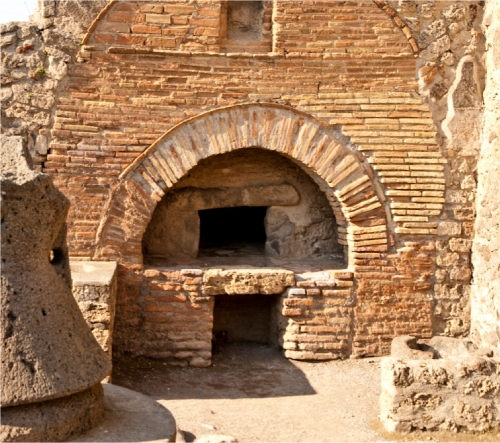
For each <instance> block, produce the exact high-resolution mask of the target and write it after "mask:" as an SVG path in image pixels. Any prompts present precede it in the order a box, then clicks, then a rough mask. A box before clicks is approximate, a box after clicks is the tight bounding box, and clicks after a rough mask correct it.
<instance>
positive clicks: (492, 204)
mask: <svg viewBox="0 0 500 443" xmlns="http://www.w3.org/2000/svg"><path fill="white" fill-rule="evenodd" d="M499 14H500V5H499V4H498V2H487V5H486V12H485V20H484V30H485V33H486V47H487V48H488V49H487V51H486V69H487V76H486V88H485V92H484V106H485V108H484V117H483V130H482V139H481V157H480V158H479V162H478V171H477V172H478V195H477V201H476V208H477V218H476V220H475V232H476V235H475V238H474V244H473V249H472V263H473V265H474V286H473V290H472V301H471V307H472V310H471V321H472V326H471V332H472V335H473V337H474V338H475V339H476V340H477V341H478V342H480V343H483V344H484V345H486V346H496V347H498V346H500V296H499V292H498V283H499V279H500V262H499V260H500V257H499V254H498V244H499V241H500V226H499V223H498V220H499V219H500V194H499V193H498V191H497V189H498V165H499V164H500V130H499V128H500V95H499V93H498V91H499V90H500V51H499V49H498V42H499V40H500V27H499V24H498V15H499Z"/></svg>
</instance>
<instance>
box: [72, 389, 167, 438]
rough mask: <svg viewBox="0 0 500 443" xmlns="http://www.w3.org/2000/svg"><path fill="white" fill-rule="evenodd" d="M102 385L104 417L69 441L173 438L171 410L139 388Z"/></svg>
mask: <svg viewBox="0 0 500 443" xmlns="http://www.w3.org/2000/svg"><path fill="white" fill-rule="evenodd" d="M103 387H104V420H103V422H102V423H101V424H100V425H99V426H97V427H96V428H94V429H92V430H91V431H89V432H87V433H85V434H83V435H80V436H79V437H76V438H74V439H71V440H69V441H72V442H73V441H75V442H76V441H78V442H129V441H130V442H148V441H155V442H173V441H175V435H176V429H177V428H176V424H175V419H174V417H173V415H172V413H171V412H170V411H169V410H168V409H167V408H165V407H163V406H162V405H160V404H159V403H158V402H156V401H155V400H153V399H152V398H150V397H147V396H145V395H143V394H140V393H139V392H135V391H131V390H130V389H126V388H123V387H121V386H117V385H112V384H107V383H104V384H103Z"/></svg>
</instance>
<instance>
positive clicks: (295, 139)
mask: <svg viewBox="0 0 500 443" xmlns="http://www.w3.org/2000/svg"><path fill="white" fill-rule="evenodd" d="M249 147H259V148H263V149H269V150H273V151H275V152H277V153H280V154H282V155H284V156H286V157H288V158H290V159H292V160H293V161H294V162H295V163H297V164H299V165H300V166H301V167H302V168H303V169H304V170H305V171H306V172H307V173H308V174H309V175H310V176H312V178H313V179H314V180H315V181H316V182H317V183H318V184H319V185H320V188H321V189H322V190H323V191H324V192H325V193H326V195H327V197H328V200H329V201H330V204H331V206H332V209H333V211H334V214H335V217H336V220H337V224H338V225H339V226H340V227H341V229H340V231H341V232H343V233H344V235H343V238H344V241H343V243H344V244H346V245H348V248H349V252H351V251H356V250H362V251H367V250H370V248H371V249H373V250H374V251H383V250H387V244H388V231H387V219H386V212H385V210H384V204H383V201H384V196H383V194H382V193H381V191H380V188H379V187H377V186H376V185H375V183H374V182H373V179H372V177H373V173H372V171H371V169H370V166H369V165H368V164H367V163H366V161H364V159H363V157H362V156H360V155H357V152H355V151H352V150H351V149H350V148H349V147H348V146H347V145H346V142H345V137H342V136H341V135H340V134H339V131H338V129H335V127H332V126H330V125H327V124H325V123H323V122H320V121H319V120H317V119H316V118H314V117H313V116H311V115H309V114H306V113H303V112H300V111H297V110H295V109H293V108H289V107H286V106H282V105H275V104H262V103H256V104H244V105H235V106H230V107H225V108H219V109H216V110H212V111H209V112H206V113H203V114H200V115H198V116H196V117H193V118H191V119H188V120H186V121H184V122H182V123H180V124H179V125H177V126H175V127H173V128H172V129H170V130H169V131H167V132H166V133H165V134H164V135H163V136H162V137H160V138H159V139H158V140H157V141H156V142H155V143H153V144H152V145H151V146H150V147H149V148H148V149H147V150H146V151H144V152H143V153H142V154H141V155H140V156H138V157H137V158H136V159H135V160H134V161H133V162H132V163H131V164H130V166H129V167H128V168H127V169H125V170H124V171H123V172H122V174H121V175H120V177H119V180H118V183H117V184H116V186H115V187H114V188H113V190H112V192H111V195H110V198H109V200H108V202H107V204H106V207H105V209H104V213H103V217H102V218H101V223H100V225H99V229H98V232H97V237H96V251H95V254H94V259H96V260H98V259H105V260H118V261H119V262H121V263H127V264H142V250H141V242H142V236H143V234H144V232H145V230H146V227H147V226H148V224H149V221H150V220H151V217H152V214H153V211H154V210H155V208H156V205H157V204H158V202H159V201H160V200H161V199H162V197H163V196H164V195H165V193H166V192H168V190H169V189H171V188H172V187H173V186H174V185H175V183H177V181H179V179H181V178H182V177H183V176H184V175H186V174H187V172H188V171H189V170H191V169H192V168H193V167H194V166H196V165H197V164H198V162H199V161H200V160H203V159H205V158H208V157H211V156H213V155H217V154H223V153H227V152H231V151H235V150H237V149H243V148H249ZM367 233H368V234H367ZM370 233H373V235H369V234H370ZM367 235H368V237H370V239H368V240H367ZM372 237H373V238H372ZM341 242H342V241H341Z"/></svg>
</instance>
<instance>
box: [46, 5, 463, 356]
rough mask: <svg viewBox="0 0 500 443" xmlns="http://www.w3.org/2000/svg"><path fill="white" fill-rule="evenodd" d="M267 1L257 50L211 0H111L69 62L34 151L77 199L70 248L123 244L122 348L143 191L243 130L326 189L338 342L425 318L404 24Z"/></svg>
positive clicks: (131, 307)
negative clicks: (344, 285) (345, 330)
mask: <svg viewBox="0 0 500 443" xmlns="http://www.w3.org/2000/svg"><path fill="white" fill-rule="evenodd" d="M379 3H381V2H379ZM380 6H384V5H380ZM265 8H268V9H269V8H271V9H272V24H271V25H272V26H271V25H270V24H269V23H268V22H266V23H264V26H265V27H266V26H267V27H271V30H270V32H271V34H272V38H271V42H272V44H271V52H262V51H255V48H253V49H252V50H250V51H247V50H246V48H245V45H241V47H240V48H238V47H237V46H238V45H237V44H235V43H234V42H233V44H232V45H231V47H230V48H228V47H227V44H226V43H227V42H225V34H224V32H223V27H221V21H223V20H224V19H223V16H222V17H221V11H222V8H221V5H220V3H219V2H215V1H211V2H194V1H193V2H182V3H180V2H172V3H167V4H165V3H163V2H162V3H160V2H111V3H109V5H108V6H107V7H106V8H105V9H104V10H103V11H102V12H101V13H100V15H99V17H98V18H97V19H96V21H95V22H94V24H93V25H92V26H91V28H90V31H89V33H88V34H87V36H86V37H85V39H84V41H83V46H82V50H81V52H80V55H79V60H80V63H78V64H75V65H72V66H70V68H69V74H68V75H69V80H68V84H67V87H66V89H65V90H64V92H63V93H62V94H61V96H60V98H59V101H58V105H57V109H56V112H55V123H54V125H53V128H52V144H51V150H50V153H49V155H48V161H47V162H46V164H45V168H46V171H47V172H49V173H51V174H52V175H53V177H54V180H55V182H56V184H57V185H58V186H59V187H60V189H61V190H63V192H64V193H65V194H66V195H67V196H68V197H69V198H70V200H71V201H72V203H73V204H72V209H71V212H70V215H69V219H68V222H69V225H70V226H69V232H70V236H69V241H70V248H71V251H72V255H73V256H74V257H80V258H92V257H95V258H101V259H118V260H119V261H120V262H121V268H120V275H121V277H122V279H121V282H119V294H118V304H117V309H118V311H117V325H116V327H117V334H118V336H117V337H121V339H120V338H117V340H118V343H117V347H118V348H120V344H119V343H120V340H122V342H121V343H122V345H121V349H122V351H123V352H125V351H126V349H127V347H129V346H132V345H130V343H132V342H133V341H134V340H136V344H135V345H137V344H138V343H140V341H141V337H140V334H138V333H137V327H138V325H139V324H142V323H143V322H144V321H145V320H144V319H145V318H146V317H147V315H146V313H147V311H145V310H144V307H143V306H141V305H140V304H138V301H137V297H138V294H139V293H140V292H141V289H140V288H141V285H142V283H141V282H142V279H143V277H142V276H141V275H142V274H141V273H142V269H143V268H142V253H141V248H140V245H141V238H142V234H143V232H144V230H145V229H146V227H147V224H148V222H149V220H150V218H151V214H152V211H153V210H154V208H155V206H156V203H157V201H159V199H161V198H162V196H163V195H164V193H165V192H168V190H169V189H170V188H171V187H172V186H173V185H174V184H175V182H176V181H177V180H179V179H180V178H181V177H182V176H183V175H185V174H186V173H187V172H188V171H189V169H190V168H192V167H193V166H194V165H195V164H197V162H198V161H199V160H201V159H203V158H206V157H208V156H210V155H214V154H217V153H220V152H228V151H230V150H233V149H238V148H244V147H251V146H259V147H262V148H265V149H274V150H276V151H278V152H281V153H282V154H284V155H286V156H289V157H291V158H293V159H295V160H297V161H298V162H299V163H301V164H302V165H303V167H304V169H305V170H306V171H307V172H309V174H310V175H311V176H312V177H313V178H315V179H316V180H317V181H319V182H321V183H322V184H321V185H320V187H322V190H323V191H324V192H325V194H326V195H327V197H328V199H329V201H330V203H331V205H332V210H333V211H334V213H335V216H336V219H337V224H338V230H339V233H340V234H341V235H340V237H341V242H343V243H344V244H345V246H346V247H347V249H348V257H349V264H350V266H349V269H350V272H354V281H355V284H354V293H355V300H354V302H353V303H354V304H353V306H352V307H350V308H349V309H351V311H349V312H351V313H350V314H349V315H348V317H349V318H350V320H349V321H350V322H351V323H350V324H352V328H351V329H350V331H351V338H350V339H349V340H347V343H348V347H347V348H346V349H347V350H346V351H345V355H347V354H348V353H350V352H352V353H354V354H355V355H374V354H380V353H383V352H386V350H387V349H388V343H389V342H390V339H391V338H392V337H393V336H394V335H397V334H401V333H405V334H413V335H418V336H429V335H431V333H432V330H433V319H435V316H434V317H433V314H432V309H433V305H434V300H433V296H434V292H433V284H434V283H435V272H434V271H435V255H436V245H435V241H436V240H437V239H438V237H437V236H438V235H444V236H446V235H450V233H449V232H444V230H443V229H445V228H443V227H442V228H441V232H440V231H439V229H438V222H439V220H440V217H441V215H442V209H443V204H444V203H445V187H446V180H445V167H446V165H447V160H446V159H445V158H444V156H443V154H442V153H441V151H440V149H439V148H438V145H437V143H436V139H435V136H436V129H435V127H434V123H433V119H432V118H431V114H430V112H429V107H428V105H427V104H426V103H424V102H423V101H422V99H421V98H420V97H419V96H418V94H417V91H418V84H417V81H416V80H415V57H414V51H415V50H416V48H415V42H414V41H413V40H412V38H411V33H409V31H408V29H407V28H406V27H405V26H404V24H403V23H402V22H401V23H398V21H397V17H396V16H395V15H394V14H393V17H391V16H390V14H388V13H389V12H390V11H392V10H388V9H387V8H386V10H384V9H383V8H381V7H379V6H378V5H377V4H375V3H373V2H341V3H340V2H334V1H325V2H319V1H303V2H274V3H272V4H269V3H266V5H265ZM266 10H267V9H266ZM264 17H267V18H266V20H268V17H269V14H267V15H266V14H264ZM266 29H267V28H266ZM236 43H237V42H236ZM225 107H226V108H225ZM262 128H266V131H267V132H266V131H263V132H261V130H262ZM287 131H288V132H287ZM277 135H280V136H281V138H280V137H277ZM327 142H328V143H327ZM252 143H253V144H252ZM127 167H128V169H126V170H125V168H127ZM124 170H125V171H124ZM120 174H121V175H120ZM451 222H453V220H452V221H451ZM448 223H450V221H448ZM442 226H444V227H447V228H448V229H452V230H453V225H452V224H448V225H446V224H442ZM460 229H462V228H461V227H460ZM451 234H453V233H451ZM443 238H445V239H446V238H447V237H443ZM443 241H445V240H443ZM440 257H441V255H440ZM448 259H449V260H452V261H453V260H454V256H453V257H448V258H443V260H448ZM325 299H326V297H325ZM325 310H326V308H325ZM447 315H448V317H447V321H448V319H449V318H450V317H452V318H455V319H457V318H462V319H463V317H464V314H463V312H459V313H456V314H453V313H449V314H447ZM434 329H435V330H436V329H437V330H443V329H444V326H443V327H442V326H440V327H438V328H436V327H435V325H434ZM135 345H134V346H135Z"/></svg>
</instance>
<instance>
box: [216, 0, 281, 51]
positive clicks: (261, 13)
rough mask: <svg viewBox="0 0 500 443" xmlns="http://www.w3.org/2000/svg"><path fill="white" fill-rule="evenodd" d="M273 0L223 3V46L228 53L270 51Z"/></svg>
mask: <svg viewBox="0 0 500 443" xmlns="http://www.w3.org/2000/svg"><path fill="white" fill-rule="evenodd" d="M271 16H272V2H269V1H259V0H254V1H228V2H223V3H222V8H221V34H222V49H224V48H225V49H226V50H228V51H230V52H232V51H237V52H269V51H271Z"/></svg>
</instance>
